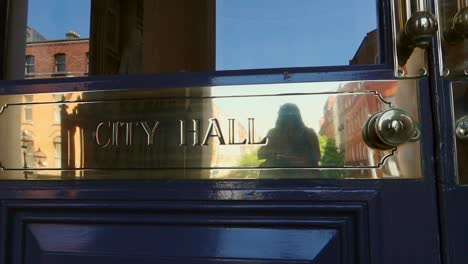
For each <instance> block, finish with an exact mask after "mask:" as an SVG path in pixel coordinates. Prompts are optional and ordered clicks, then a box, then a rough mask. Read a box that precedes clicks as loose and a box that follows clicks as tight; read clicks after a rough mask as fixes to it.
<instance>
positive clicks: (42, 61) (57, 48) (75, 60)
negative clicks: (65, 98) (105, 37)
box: [25, 29, 89, 78]
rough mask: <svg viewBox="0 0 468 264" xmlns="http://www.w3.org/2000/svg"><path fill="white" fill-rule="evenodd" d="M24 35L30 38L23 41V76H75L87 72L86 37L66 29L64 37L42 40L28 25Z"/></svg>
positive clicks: (87, 50) (87, 45)
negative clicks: (24, 58) (24, 50)
mask: <svg viewBox="0 0 468 264" xmlns="http://www.w3.org/2000/svg"><path fill="white" fill-rule="evenodd" d="M28 36H30V37H29V40H31V41H28V42H27V44H26V61H25V76H26V78H52V77H78V76H84V75H86V74H87V72H88V52H89V39H84V38H80V36H79V35H78V34H77V33H75V32H69V33H67V34H66V39H60V40H44V38H43V37H42V36H41V35H40V34H39V33H37V31H34V30H32V29H29V31H28ZM33 36H36V37H33ZM38 36H39V37H38Z"/></svg>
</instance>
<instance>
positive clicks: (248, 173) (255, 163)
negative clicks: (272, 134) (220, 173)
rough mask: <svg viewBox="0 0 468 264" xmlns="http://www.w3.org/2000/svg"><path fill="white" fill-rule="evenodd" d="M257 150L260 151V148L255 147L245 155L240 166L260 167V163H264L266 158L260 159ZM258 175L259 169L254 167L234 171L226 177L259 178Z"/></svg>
mask: <svg viewBox="0 0 468 264" xmlns="http://www.w3.org/2000/svg"><path fill="white" fill-rule="evenodd" d="M257 152H258V149H255V150H254V151H252V152H250V153H249V154H246V155H244V156H243V157H242V159H241V160H240V162H239V167H240V168H246V167H260V164H262V163H263V162H264V161H265V160H264V159H259V158H258V154H257ZM258 176H259V171H258V170H255V169H253V170H237V171H232V172H231V173H229V174H228V175H227V176H226V178H228V179H240V178H247V179H252V178H258Z"/></svg>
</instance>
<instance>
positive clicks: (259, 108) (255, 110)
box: [211, 82, 340, 136]
mask: <svg viewBox="0 0 468 264" xmlns="http://www.w3.org/2000/svg"><path fill="white" fill-rule="evenodd" d="M339 85H340V83H338V82H324V83H295V84H265V85H243V86H221V87H214V88H213V89H212V91H211V93H212V95H213V96H235V95H262V94H263V95H271V94H278V95H279V94H288V93H319V92H335V91H337V89H338V88H339ZM329 96H330V95H329V94H323V95H317V94H315V95H287V96H286V95H279V96H272V97H270V96H268V97H250V98H242V99H236V98H218V99H214V100H213V102H214V103H215V104H216V105H217V106H218V107H219V109H220V110H221V112H222V113H223V114H224V115H226V116H228V117H232V118H235V119H236V120H238V121H239V122H240V123H242V124H245V125H246V124H247V120H248V118H255V126H256V131H257V132H258V133H260V134H261V135H259V136H265V135H266V132H267V131H268V130H269V129H271V128H273V127H274V126H275V122H276V118H277V116H278V115H277V114H278V110H279V107H280V106H281V105H283V104H285V103H293V104H296V105H297V106H298V107H299V109H300V111H301V116H302V119H303V121H304V123H305V125H306V126H307V127H310V128H313V129H314V130H315V131H316V132H317V133H318V131H319V120H320V118H321V117H322V116H323V107H324V105H325V103H326V101H327V99H328V97H329Z"/></svg>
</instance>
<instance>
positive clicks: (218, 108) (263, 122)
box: [0, 80, 421, 179]
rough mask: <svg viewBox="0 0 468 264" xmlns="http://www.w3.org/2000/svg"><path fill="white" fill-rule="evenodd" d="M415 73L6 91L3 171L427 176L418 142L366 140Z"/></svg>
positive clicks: (413, 109) (413, 96) (118, 175)
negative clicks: (371, 124)
mask: <svg viewBox="0 0 468 264" xmlns="http://www.w3.org/2000/svg"><path fill="white" fill-rule="evenodd" d="M417 88H418V86H417V81H416V80H400V81H362V82H322V83H295V84H268V85H241V86H217V87H190V88H173V89H157V90H131V89H130V90H124V91H122V90H119V91H117V90H116V91H106V92H101V91H98V92H72V93H55V94H50V93H42V94H27V95H5V96H1V97H0V103H1V105H3V107H2V108H1V110H0V124H1V125H0V144H2V146H3V149H4V150H6V151H2V152H1V153H0V163H1V167H2V168H3V170H2V171H1V172H0V177H1V178H2V179H278V178H288V179H294V178H307V179H309V178H310V179H313V178H386V177H390V178H419V177H421V171H420V170H421V158H420V143H419V142H412V143H406V144H404V145H402V146H400V147H398V148H395V149H393V150H388V151H381V150H374V149H371V148H369V147H368V146H367V145H366V144H365V143H364V141H363V139H362V127H363V125H364V124H365V123H366V121H367V119H368V118H369V116H370V115H372V114H373V113H375V112H377V111H382V110H385V109H389V108H392V107H398V108H401V109H404V110H406V111H407V112H409V113H410V114H411V115H412V117H413V119H414V120H415V121H417V120H418V104H417V103H415V102H417V99H418V98H417Z"/></svg>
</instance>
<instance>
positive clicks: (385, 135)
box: [362, 108, 421, 150]
mask: <svg viewBox="0 0 468 264" xmlns="http://www.w3.org/2000/svg"><path fill="white" fill-rule="evenodd" d="M420 134H421V133H420V131H419V128H418V127H417V126H416V125H415V123H414V121H413V119H412V118H411V116H410V114H408V113H407V112H406V111H404V110H401V109H395V108H392V109H388V110H385V111H382V112H377V113H375V114H373V115H372V116H371V117H370V118H369V119H368V120H367V122H366V123H365V125H364V127H363V129H362V137H363V139H364V142H365V143H366V144H367V145H368V146H369V147H371V148H374V149H382V150H385V149H393V148H395V147H397V146H399V145H402V144H404V143H406V142H411V141H417V140H419V138H420Z"/></svg>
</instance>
